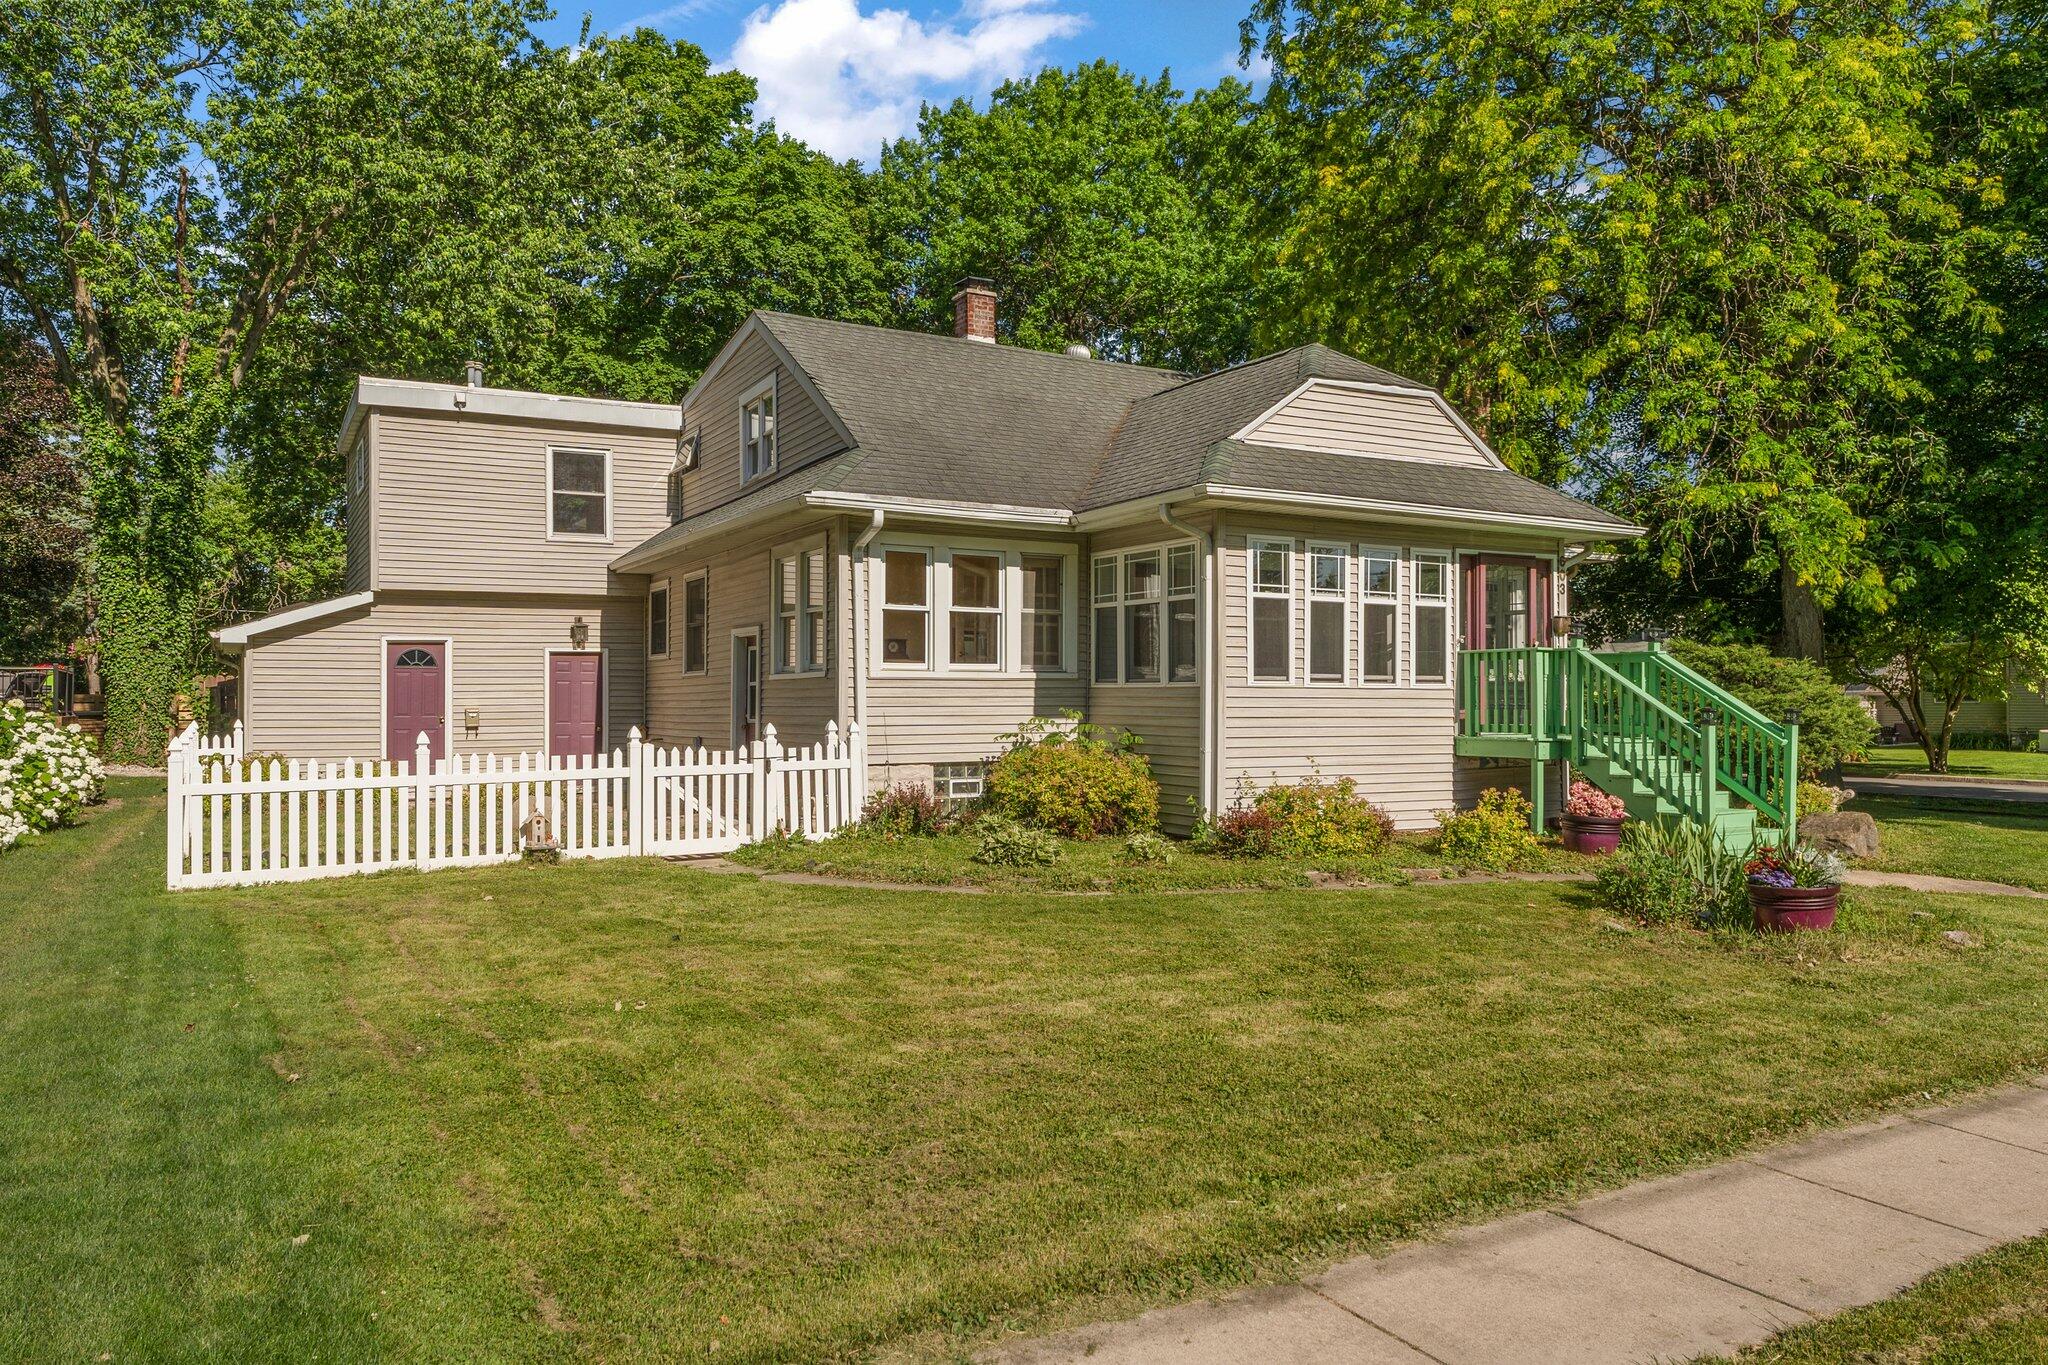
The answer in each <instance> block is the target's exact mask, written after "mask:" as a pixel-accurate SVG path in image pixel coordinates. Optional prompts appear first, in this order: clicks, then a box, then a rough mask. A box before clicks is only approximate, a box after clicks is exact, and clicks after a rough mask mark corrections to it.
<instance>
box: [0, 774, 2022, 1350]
mask: <svg viewBox="0 0 2048 1365" xmlns="http://www.w3.org/2000/svg"><path fill="white" fill-rule="evenodd" d="M117 794H118V795H119V796H120V798H121V801H122V804H121V805H119V806H118V807H116V808H114V809H110V810H104V811H101V812H98V813H96V814H95V815H94V817H93V818H92V820H91V822H90V823H89V824H88V825H87V826H85V827H83V828H80V829H76V830H70V831H63V832H60V833H59V834H57V835H54V836H51V837H48V838H45V839H41V840H37V841H35V842H33V843H31V844H29V845H27V846H25V847H24V848H22V849H19V850H17V851H15V852H13V853H10V854H7V855H6V856H4V857H0V1095H5V1096H6V1097H7V1102H6V1103H5V1104H0V1229H5V1235H4V1236H0V1359H19V1358H25V1357H28V1358H37V1359H65V1360H93V1359H97V1358H99V1357H100V1356H101V1355H102V1353H109V1354H110V1355H111V1357H112V1358H113V1359H115V1360H132V1359H152V1360H202V1359H204V1360H216V1359H238V1360H239V1359H283V1358H291V1359H298V1358H310V1357H313V1356H316V1355H317V1356H319V1357H320V1358H325V1359H340V1360H354V1359H369V1358H377V1359H387V1358H394V1357H396V1358H428V1357H431V1358H435V1359H483V1358H490V1359H542V1360H545V1359H568V1358H571V1357H586V1356H587V1357H597V1358H602V1359H606V1360H621V1361H625V1360H653V1359H675V1358H710V1357H713V1356H714V1355H715V1358H716V1359H719V1360H733V1359H737V1360H787V1359H802V1358H816V1357H820V1356H835V1357H870V1356H876V1355H889V1356H898V1357H900V1356H912V1357H934V1356H937V1357H945V1356H951V1355H955V1354H958V1353H960V1352H964V1351H967V1350H971V1349H973V1348H974V1347H976V1346H978V1345H980V1344H983V1343H985V1342H987V1341H989V1340H991V1339H993V1338H995V1337H997V1336H999V1335H1001V1334H1003V1333H1004V1332H1006V1331H1038V1330H1044V1329H1047V1328H1051V1327H1056V1326H1059V1325H1063V1324H1066V1323H1071V1322H1075V1321H1079V1320H1084V1319H1088V1318H1094V1317H1099V1316H1104V1315H1111V1314H1122V1313H1127V1312H1131V1311H1134V1310H1135V1309H1137V1308H1139V1307H1141V1306H1143V1305H1146V1304H1149V1303H1154V1302H1160V1301H1164V1300H1168V1299H1173V1298H1180V1297H1185V1296H1188V1295H1191V1294H1198V1293H1204V1292H1210V1291H1214V1290H1221V1289H1224V1288H1228V1287H1230V1286H1233V1285H1237V1284H1241V1283H1245V1282H1248V1281H1253V1280H1259V1279H1270V1278H1275V1277H1280V1276H1286V1275H1291V1274H1293V1273H1296V1272H1298V1271H1299V1270H1300V1269H1302V1268H1303V1267H1304V1266H1306V1265H1310V1264H1314V1263H1317V1262H1319V1261H1323V1260H1326V1259H1328V1258H1332V1257H1336V1256H1341V1255H1346V1254H1351V1253H1355V1252H1358V1251H1361V1250H1376V1249H1381V1248H1385V1247H1387V1246H1389V1245H1391V1244H1393V1243H1395V1242H1398V1241H1401V1240H1405V1239H1408V1238H1412V1237H1414V1236H1416V1235H1417V1234H1419V1233H1422V1232H1424V1231H1426V1230H1428V1229H1430V1228H1432V1227H1435V1226H1440V1225H1442V1224H1444V1223H1446V1222H1452V1221H1469V1220H1478V1219H1484V1218H1487V1217H1491V1216H1493V1215H1495V1214H1498V1213H1501V1212H1504V1211H1507V1210H1510V1209H1514V1208H1521V1207H1529V1206H1533V1205H1537V1204H1542V1203H1548V1202H1552V1201H1556V1200H1560V1199H1566V1198H1570V1197H1573V1196H1576V1195H1579V1194H1583V1193H1586V1192H1588V1191H1590V1190H1592V1189H1596V1188H1601V1187H1609V1186H1613V1185H1617V1184H1621V1183H1625V1182H1627V1181H1630V1180H1634V1179H1637V1178H1640V1177H1642V1176H1644V1175H1648V1174H1652V1173H1656V1172H1662V1171H1668V1170H1671V1169H1674V1168H1677V1167H1681V1166H1685V1165H1690V1164H1695V1163H1700V1162H1705V1161H1710V1160H1713V1159H1717V1158H1720V1157H1724V1156H1726V1155H1728V1154H1730V1153H1732V1152H1735V1151H1737V1150H1740V1149H1743V1148H1746V1147H1750V1146H1753V1145H1756V1144H1759V1143H1763V1142H1767V1141H1772V1140H1776V1139H1779V1138H1782V1137H1784V1136H1786V1135H1788V1134H1790V1133H1793V1132H1795V1131H1798V1130H1801V1129H1803V1128H1807V1127H1811V1126H1813V1125H1817V1124H1828V1123H1837V1122H1843V1121H1847V1120H1849V1119H1852V1118H1856V1117H1859V1116H1862V1115H1865V1114H1867V1113H1869V1112H1871V1111H1872V1110H1874V1109H1879V1108H1883V1107H1887V1106H1898V1105H1907V1104H1920V1103H1925V1102H1927V1100H1928V1099H1929V1097H1932V1096H1940V1095H1944V1094H1950V1093H1954V1092H1957V1091H1960V1090H1963V1089H1967V1088H1973V1087H1977V1086H1982V1085H1986V1084H1990V1083H1994V1082H1998V1081H2002V1080H2006V1079H2009V1078H2011V1077H2013V1076H2016V1075H2019V1074H2023V1073H2029V1072H2033V1071H2037V1070H2039V1069H2041V1068H2043V1067H2044V1066H2048V916H2044V914H2043V913H2042V910H2041V908H2040V906H2039V905H2037V904H2035V903H2032V902H2026V901H2018V900H2012V899H1998V898H1991V897H1983V898H1976V897H1948V898H1939V899H1937V898H1931V897H1915V896H1908V895H1903V894H1866V895H1857V896H1855V897H1854V898H1852V900H1851V902H1850V904H1849V906H1848V907H1847V909H1846V910H1845V913H1844V917H1843V922H1844V926H1845V927H1844V929H1843V930H1842V931H1841V932H1838V933H1835V934H1832V935H1826V936H1809V937H1801V938H1798V939H1796V940H1795V939H1789V938H1788V939H1783V940H1772V941H1757V940H1748V939H1740V940H1738V939H1728V940H1716V939H1712V938H1708V937H1705V936H1701V935H1694V934H1685V933H1677V932H1670V933H1650V932H1622V931H1617V930H1615V929H1613V928H1610V927H1608V923H1607V918H1608V917H1607V916H1606V915H1605V914H1603V913H1601V912H1600V911H1599V910H1598V909H1597V908H1596V907H1594V906H1593V905H1592V903H1591V901H1590V898H1589V897H1588V895H1587V893H1586V892H1585V890H1584V889H1583V888H1581V887H1577V886H1563V887H1560V886H1551V885H1528V884H1504V883H1485V884H1479V883H1450V884H1444V885H1417V886H1413V887H1402V888H1393V889H1384V890H1372V891H1355V892H1271V893H1252V892H1245V891H1231V892H1223V893H1217V894H1213V895H1200V894H1197V895H1171V896H1165V895H1118V896H1097V897H1052V896H1043V895H1036V896H1034V895H1013V894H990V895H985V896H956V895H944V894H920V893H914V892H911V893H905V892H890V891H882V890H842V889H832V888H806V887H791V886H786V885H775V884H769V883H763V882H760V881H757V880H755V879H752V878H748V877H743V876H730V875H727V876H719V875H714V874H709V873H703V872H698V871H694V870H690V869H685V868H679V867H675V866H671V865H668V864H663V863H658V862H641V861H627V860H619V861H613V862H608V863H598V864H587V863H586V864H564V865H562V866H560V867H557V868H551V869H529V868H524V867H518V866H513V867H504V868H495V869H488V870H482V871H476V872H443V873H436V874H432V875H429V876H420V875H416V874H407V873H399V874H391V875H387V876H383V877H379V878H373V879H362V880H348V881H331V882H318V883H309V884H305V885H302V886H299V887H294V888H283V889H279V888H272V889H252V890H245V891H213V892H196V893H185V894H182V895H177V896H172V895H168V894H165V893H163V892H161V891H159V890H158V889H157V887H158V885H159V884H160V879H161V876H162V865H163V855H162V844H161V827H162V807H161V802H160V797H159V796H157V795H156V794H155V793H153V792H151V791H150V790H149V789H148V788H147V786H146V785H144V784H140V783H134V782H128V783H122V784H119V789H118V793H117ZM1915 910H1927V911H1931V912H1932V917H1931V918H1927V919H1921V918H1916V917H1915V916H1914V915H1913V914H1912V913H1911V912H1913V911H1915ZM1955 927H1961V928H1967V929H1969V930H1970V931H1972V932H1973V933H1974V934H1976V935H1978V936H1980V937H1981V939H1982V940H1983V946H1982V947H1981V948H1976V949H1970V950H1957V949H1954V948H1951V947H1949V946H1947V945H1945V944H1944V943H1943V942H1942V941H1941V939H1940V934H1941V931H1943V930H1945V929H1949V928H1955ZM714 1343H715V1346H714Z"/></svg>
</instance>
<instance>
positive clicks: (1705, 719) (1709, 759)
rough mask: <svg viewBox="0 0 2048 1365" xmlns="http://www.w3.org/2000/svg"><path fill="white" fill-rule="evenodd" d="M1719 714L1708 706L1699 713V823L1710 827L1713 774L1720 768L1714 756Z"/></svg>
mask: <svg viewBox="0 0 2048 1365" xmlns="http://www.w3.org/2000/svg"><path fill="white" fill-rule="evenodd" d="M1720 730H1721V713H1720V712H1719V711H1716V710H1715V709H1714V708H1713V707H1711V706H1709V707H1708V708H1707V709H1706V710H1704V711H1702V712H1700V777H1699V787H1700V823H1702V824H1708V825H1711V824H1712V823H1713V821H1714V788H1715V786H1716V785H1717V783H1716V777H1715V774H1716V772H1717V771H1718V770H1719V768H1720V763H1719V760H1718V759H1717V757H1716V755H1715V748H1716V743H1717V741H1718V740H1719V738H1720Z"/></svg>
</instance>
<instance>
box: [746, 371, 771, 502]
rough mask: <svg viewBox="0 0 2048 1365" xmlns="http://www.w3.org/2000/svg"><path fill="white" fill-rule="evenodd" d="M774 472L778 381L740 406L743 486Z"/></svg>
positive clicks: (750, 396) (754, 394) (752, 394)
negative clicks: (776, 389) (776, 390)
mask: <svg viewBox="0 0 2048 1365" xmlns="http://www.w3.org/2000/svg"><path fill="white" fill-rule="evenodd" d="M774 472H775V381H774V380H772V379H771V380H769V381H768V382H767V383H766V384H765V385H764V386H763V387H762V388H760V389H758V390H756V391H755V392H753V393H750V394H748V395H747V397H746V398H745V399H744V400H743V401H742V402H741V403H740V478H741V481H742V482H745V481H747V480H751V479H758V478H760V477H761V476H762V475H763V474H772V473H774Z"/></svg>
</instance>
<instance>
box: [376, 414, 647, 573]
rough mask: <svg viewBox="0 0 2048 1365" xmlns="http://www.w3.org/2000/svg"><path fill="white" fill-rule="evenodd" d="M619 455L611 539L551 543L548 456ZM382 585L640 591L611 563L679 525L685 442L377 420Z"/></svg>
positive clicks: (393, 417)
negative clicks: (674, 486) (676, 482)
mask: <svg viewBox="0 0 2048 1365" xmlns="http://www.w3.org/2000/svg"><path fill="white" fill-rule="evenodd" d="M550 446H579V447H589V448H594V449H601V450H609V451H610V452H611V484H612V507H611V528H612V534H611V536H610V538H609V539H606V540H598V539H594V538H593V539H553V540H551V539H549V538H548V525H549V513H548V493H547V489H548V472H547V469H548V448H549V447H550ZM374 450H375V455H374V457H373V461H372V483H371V494H372V497H373V500H374V503H375V512H374V520H373V528H374V532H375V537H376V539H375V554H376V560H377V563H376V568H377V573H376V583H375V585H374V586H376V587H377V588H378V589H380V590H382V589H414V590H421V591H429V592H447V593H454V592H516V593H545V592H572V593H594V594H604V593H607V592H616V591H620V590H621V589H637V587H638V585H639V582H640V580H638V579H630V578H629V579H620V578H618V577H617V576H615V575H612V574H611V573H610V572H609V570H608V568H607V566H608V565H609V564H610V562H611V561H612V560H613V559H614V558H616V557H617V556H619V555H620V554H623V553H624V552H625V551H627V550H629V549H631V548H632V547H633V546H635V545H637V544H639V543H640V542H641V541H643V540H645V539H646V538H647V537H649V536H651V535H653V534H654V533H655V532H656V531H659V530H661V529H662V528H663V527H664V526H666V525H667V524H668V515H667V511H668V503H667V491H666V478H667V474H668V470H669V468H670V467H671V466H672V465H673V464H674V463H675V438H674V437H673V436H672V435H668V436H665V435H661V434H659V433H655V432H646V431H632V430H626V429H620V428H608V427H578V426H569V425H565V424H561V423H553V424H547V425H541V424H535V423H522V422H511V421H506V420H503V419H499V418H490V417H466V416H463V415H460V414H456V413H450V414H449V415H448V416H445V417H441V416H434V417H420V416H415V415H411V414H406V413H395V412H386V413H379V414H378V415H377V423H376V430H375V446H374Z"/></svg>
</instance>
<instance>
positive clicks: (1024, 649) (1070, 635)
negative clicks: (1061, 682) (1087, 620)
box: [1017, 547, 1075, 678]
mask: <svg viewBox="0 0 2048 1365" xmlns="http://www.w3.org/2000/svg"><path fill="white" fill-rule="evenodd" d="M1027 559H1050V560H1052V561H1054V562H1055V563H1057V564H1058V565H1059V566H1060V602H1059V605H1058V606H1057V607H1055V608H1053V610H1054V611H1055V612H1056V613H1058V615H1059V622H1060V658H1059V662H1058V663H1056V664H1039V663H1033V662H1032V661H1031V630H1030V628H1029V627H1030V623H1031V621H1030V618H1032V617H1035V616H1039V615H1042V614H1043V612H1042V611H1041V610H1040V608H1038V607H1037V606H1036V605H1034V604H1033V603H1032V601H1031V598H1030V596H1029V592H1030V588H1029V581H1028V580H1027V578H1026V577H1025V572H1024V570H1025V567H1026V566H1025V563H1024V561H1025V560H1027ZM1074 566H1075V560H1074V556H1073V554H1072V553H1071V552H1067V551H1063V550H1061V549H1059V548H1057V547H1055V548H1052V549H1048V550H1032V549H1025V550H1021V551H1019V552H1018V555H1017V668H1018V670H1019V671H1020V672H1024V673H1031V674H1035V675H1043V676H1045V677H1050V678H1057V677H1065V676H1067V675H1069V674H1071V673H1072V672H1073V670H1074V613H1073V610H1072V605H1071V604H1072V601H1073V593H1074V584H1073V583H1072V581H1071V580H1072V579H1073V577H1074V573H1075V567H1074Z"/></svg>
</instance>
